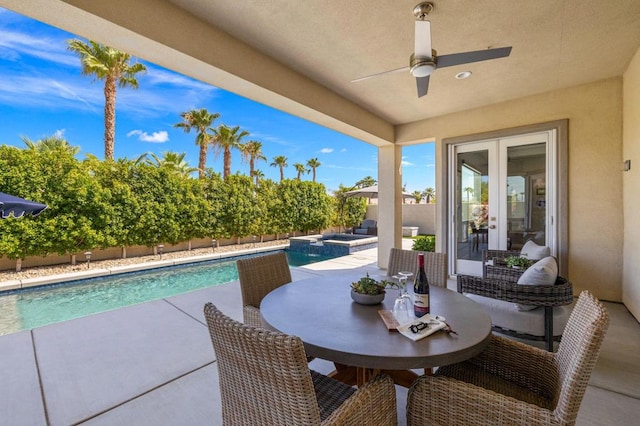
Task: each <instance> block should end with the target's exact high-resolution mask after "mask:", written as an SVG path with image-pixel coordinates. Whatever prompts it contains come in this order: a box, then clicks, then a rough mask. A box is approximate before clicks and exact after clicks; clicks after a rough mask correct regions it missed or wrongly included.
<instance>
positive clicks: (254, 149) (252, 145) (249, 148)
mask: <svg viewBox="0 0 640 426" xmlns="http://www.w3.org/2000/svg"><path fill="white" fill-rule="evenodd" d="M240 153H241V154H242V158H243V159H244V160H248V161H249V176H251V177H253V171H254V167H255V161H256V160H264V161H267V157H265V156H264V154H262V142H258V141H249V142H247V143H246V144H244V145H241V146H240Z"/></svg>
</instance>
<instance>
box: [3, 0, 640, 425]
mask: <svg viewBox="0 0 640 426" xmlns="http://www.w3.org/2000/svg"><path fill="white" fill-rule="evenodd" d="M415 3H417V1H415V0H414V1H404V0H403V1H401V2H387V1H383V0H373V1H370V2H361V1H354V2H346V3H345V2H338V1H329V2H295V3H294V2H284V3H283V2H254V1H247V2H209V1H199V0H194V1H187V0H139V1H136V2H131V1H129V0H112V1H110V2H95V1H91V0H33V1H29V2H24V1H21V0H0V6H2V7H6V8H9V9H12V10H14V11H16V12H19V13H22V14H25V15H27V16H30V17H32V18H35V19H39V20H41V21H43V22H46V23H48V24H51V25H54V26H57V27H59V28H62V29H65V30H67V31H71V32H73V33H75V34H78V35H80V36H83V37H86V38H89V39H93V40H96V41H99V42H101V43H105V44H109V45H111V46H113V47H116V48H118V49H121V50H124V51H127V52H129V53H131V54H132V55H135V56H139V57H141V58H144V59H145V60H148V61H152V62H154V63H157V64H159V65H161V66H164V67H167V68H170V69H172V70H174V71H177V72H181V73H184V74H186V75H189V76H191V77H194V78H197V79H199V80H201V81H204V82H207V83H210V84H212V85H215V86H217V87H221V88H223V89H225V90H229V91H232V92H234V93H237V94H239V95H242V96H245V97H247V98H249V99H252V100H255V101H257V102H261V103H264V104H265V105H269V106H271V107H274V108H278V109H280V110H283V111H286V112H289V113H291V114H294V115H296V116H299V117H302V118H304V119H307V120H310V121H312V122H315V123H318V124H320V125H323V126H326V127H328V128H331V129H333V130H336V131H338V132H342V133H344V134H347V135H350V136H352V137H355V138H358V139H360V140H362V141H363V142H366V143H369V144H373V145H375V146H377V147H378V181H379V198H378V200H379V204H378V208H379V210H378V224H377V226H378V230H379V231H378V250H377V251H375V250H372V251H365V252H360V253H358V254H356V255H352V256H349V257H346V258H341V259H339V260H334V261H331V262H332V263H324V264H322V265H323V266H317V267H315V268H319V267H321V268H322V269H321V270H318V269H311V268H297V269H296V270H295V271H294V275H295V276H294V278H295V279H303V278H304V277H308V276H310V274H316V273H322V274H331V273H340V270H342V269H344V268H349V269H353V268H362V271H363V272H364V271H366V270H377V268H378V267H385V266H386V264H387V258H388V253H389V251H390V249H391V248H393V247H400V246H401V244H402V242H401V236H402V221H401V218H402V211H401V206H402V204H401V198H402V191H401V188H402V176H401V163H402V147H403V146H407V145H412V144H418V143H431V142H433V143H435V144H436V159H435V166H436V176H437V177H438V180H437V185H436V193H437V194H438V210H437V215H436V228H437V229H436V236H437V244H438V245H437V247H436V250H437V251H441V252H450V251H451V250H452V247H451V246H450V245H448V241H449V239H448V232H449V231H448V230H449V229H450V227H451V222H452V218H451V217H449V215H448V210H447V205H448V203H449V202H450V200H449V199H448V182H447V179H448V174H447V173H445V170H446V169H447V167H448V166H447V161H448V155H449V153H448V144H447V140H460V139H464V138H466V137H468V136H469V135H491V134H495V133H496V132H497V133H500V132H504V131H505V130H509V129H514V128H528V127H529V126H538V125H540V124H541V123H552V122H558V121H564V122H566V123H567V127H566V129H565V130H566V132H565V136H566V137H567V152H566V164H565V166H564V167H563V168H561V170H559V173H560V174H561V175H562V177H563V179H565V181H566V182H567V191H566V192H564V193H562V194H561V195H562V197H559V198H558V200H557V202H558V204H559V205H560V206H561V210H562V212H564V214H565V215H566V223H563V229H562V230H561V232H562V233H563V235H564V238H565V240H563V244H562V245H561V253H559V255H560V257H561V258H562V261H563V264H564V265H565V267H566V268H565V270H564V271H563V274H564V275H566V276H567V278H568V279H570V280H571V281H572V283H573V285H574V291H575V293H576V294H577V293H579V292H580V291H581V290H590V291H591V292H593V294H594V295H595V296H597V297H598V298H600V299H601V300H603V301H606V305H607V308H608V309H609V311H610V313H611V316H612V324H611V326H610V329H609V332H608V334H607V337H606V339H605V343H604V347H603V350H602V353H601V355H600V358H599V360H598V364H597V367H596V370H595V371H594V374H593V375H592V378H591V382H590V386H589V388H588V390H587V393H586V396H585V399H584V401H583V404H582V406H581V411H580V414H579V417H578V424H635V422H636V421H635V420H636V419H637V418H638V416H639V415H640V411H639V410H640V408H639V407H640V404H639V403H638V402H639V401H638V398H640V389H638V383H640V380H638V379H639V378H640V365H639V364H638V362H639V361H638V357H637V353H638V349H640V347H638V344H639V343H638V342H640V325H639V324H638V319H640V247H639V246H638V243H637V242H638V241H640V228H639V227H637V226H636V224H635V222H636V221H635V215H636V212H637V211H638V208H639V207H640V199H638V197H637V194H638V192H639V191H640V179H638V173H639V171H638V170H640V169H638V168H637V167H635V166H633V167H630V168H623V164H624V162H625V160H631V159H634V158H636V156H637V155H638V154H640V122H638V120H637V117H638V116H639V115H640V25H638V23H639V22H640V3H638V2H637V1H634V0H622V1H617V2H612V3H611V4H607V5H603V4H602V3H601V2H596V1H595V0H587V1H580V2H577V1H574V0H564V1H554V0H543V1H538V2H526V3H522V2H510V1H501V0H492V1H489V2H450V1H448V2H438V1H435V7H436V9H435V12H434V13H435V14H434V15H433V17H432V20H433V30H432V31H433V40H434V48H436V49H438V50H439V51H440V52H441V53H442V54H447V53H453V52H459V51H467V50H468V51H471V50H479V49H484V48H487V47H499V46H497V45H495V44H499V45H500V46H503V45H505V44H508V45H510V46H513V51H512V54H511V56H510V57H509V58H508V59H500V60H495V61H490V62H487V63H480V64H478V65H477V67H474V73H475V75H474V77H473V78H471V79H468V80H463V81H458V80H454V79H453V78H452V76H450V75H449V76H448V75H447V74H446V73H444V72H441V71H442V70H436V73H435V74H434V75H433V76H432V78H431V83H430V88H429V94H428V95H427V96H426V97H421V98H419V97H418V96H417V94H416V84H415V79H413V78H412V77H411V76H410V75H408V74H406V73H405V74H400V73H396V74H394V75H391V76H388V78H387V77H384V78H382V77H381V78H380V79H379V80H376V81H374V82H372V83H365V84H362V82H360V83H352V82H351V81H352V80H353V79H356V78H359V77H362V76H364V75H370V74H374V73H377V72H382V71H385V70H389V69H393V68H397V67H400V66H403V65H406V62H408V57H409V54H410V53H411V51H412V49H413V18H412V16H411V10H412V8H413V6H414V5H415ZM251 6H254V8H252V7H251ZM438 14H439V15H438ZM430 19H431V17H430ZM456 71H463V69H456ZM630 164H631V165H634V164H636V163H635V162H633V161H632V162H630ZM450 288H453V285H452V284H450ZM207 301H213V302H214V303H216V304H218V306H219V307H220V308H222V309H223V310H225V311H226V312H227V313H229V314H230V315H232V316H233V317H234V318H237V319H240V318H241V316H242V315H241V306H240V302H239V301H240V296H239V287H238V285H237V283H234V284H230V285H225V286H220V287H215V288H212V289H208V290H203V291H201V292H194V293H189V294H186V295H182V296H176V297H174V298H170V299H167V300H161V301H156V302H151V303H147V304H143V305H137V306H134V307H130V308H125V309H121V310H116V311H112V312H107V313H103V314H99V315H94V316H90V317H86V318H83V319H79V320H75V321H69V322H65V323H61V324H57V325H52V326H48V327H43V328H40V329H36V330H33V331H32V332H22V333H17V334H14V335H10V336H6V337H2V338H0V354H1V357H0V358H1V359H2V360H3V363H4V366H3V368H2V369H0V375H1V378H2V382H3V383H7V384H9V385H8V386H4V387H3V388H2V389H3V390H2V391H0V392H2V394H0V407H2V409H0V413H3V415H4V413H9V414H8V415H9V416H10V417H9V418H8V420H6V422H7V423H9V424H14V423H15V424H43V423H48V424H75V423H81V422H86V423H94V424H100V423H102V424H114V423H119V422H120V423H136V424H146V423H149V424H152V423H153V424H189V423H192V424H197V423H216V421H217V422H219V419H220V409H219V399H218V398H217V393H218V388H217V379H216V369H215V358H214V355H213V353H212V351H211V348H210V343H209V341H208V338H207V331H206V327H205V326H204V322H203V319H202V306H203V304H204V303H205V302H207ZM318 363H319V361H318ZM314 368H316V369H318V370H320V371H323V369H324V371H326V369H328V368H330V366H327V365H325V366H323V365H322V364H320V365H314ZM397 393H398V409H399V411H400V412H401V415H400V416H399V420H400V421H402V420H403V418H404V415H403V413H404V401H405V396H406V391H404V390H402V389H398V391H397ZM2 420H3V421H5V420H4V419H2Z"/></svg>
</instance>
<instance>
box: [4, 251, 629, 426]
mask: <svg viewBox="0 0 640 426" xmlns="http://www.w3.org/2000/svg"><path fill="white" fill-rule="evenodd" d="M376 257H377V251H376V249H370V250H366V251H362V252H358V253H357V254H354V255H350V256H345V257H341V258H337V259H334V260H329V261H325V262H320V263H315V264H312V265H308V266H305V267H298V268H292V275H293V279H294V281H297V280H303V279H305V278H311V277H313V276H316V275H318V274H335V275H341V274H344V273H345V272H346V271H349V272H353V271H361V272H362V273H363V274H364V273H365V272H370V273H376V272H379V269H378V268H377V267H376V265H375V262H376ZM454 286H455V284H454V283H453V282H450V283H449V288H453V287H454ZM206 302H213V303H214V304H216V305H217V306H218V307H219V308H220V309H222V310H223V311H224V312H225V313H227V314H228V315H230V316H231V317H233V318H235V319H238V320H242V306H241V297H240V286H239V283H238V282H234V283H230V284H224V285H220V286H217V287H211V288H208V289H204V290H199V291H194V292H191V293H186V294H182V295H179V296H175V297H171V298H167V299H162V300H157V301H154V302H148V303H143V304H140V305H135V306H131V307H128V308H123V309H117V310H114V311H110V312H104V313H102V314H97V315H91V316H88V317H84V318H79V319H76V320H71V321H66V322H62V323H58V324H52V325H49V326H45V327H41V328H36V329H34V330H31V331H23V332H19V333H14V334H10V335H6V336H0V359H2V368H1V369H0V382H2V383H3V386H2V387H1V388H0V423H2V424H11V425H43V424H50V425H70V424H91V425H113V424H136V425H147V424H148V425H152V424H153V425H187V424H193V425H196V424H221V422H222V417H221V405H220V391H219V387H218V377H217V367H216V359H215V355H214V353H213V349H212V347H211V342H210V339H209V335H208V331H207V327H206V324H205V321H204V317H203V313H202V310H203V305H204V303H206ZM606 307H607V309H608V310H609V313H610V314H611V318H612V322H611V325H610V327H609V332H608V333H607V336H606V338H605V341H604V345H603V349H602V351H601V353H600V357H599V359H598V363H597V365H596V368H595V370H594V373H593V374H592V376H591V381H590V383H589V386H588V388H587V392H586V394H585V397H584V400H583V402H582V405H581V408H580V412H579V415H578V422H577V424H578V425H603V424H616V425H622V424H635V419H637V418H638V416H640V380H638V378H639V377H640V360H639V359H638V357H637V353H638V351H639V350H640V325H638V323H637V322H636V321H635V319H634V318H633V317H632V316H631V314H630V313H629V312H628V310H627V309H626V308H625V307H624V306H623V305H622V304H619V303H606ZM381 326H382V325H381ZM311 368H313V369H315V370H317V371H320V372H324V373H328V372H329V371H330V370H332V369H333V364H331V363H328V362H326V361H322V360H319V359H316V360H314V361H313V362H312V364H311ZM396 395H397V399H398V421H399V424H401V425H402V424H405V405H406V395H407V389H406V388H402V387H399V386H396Z"/></svg>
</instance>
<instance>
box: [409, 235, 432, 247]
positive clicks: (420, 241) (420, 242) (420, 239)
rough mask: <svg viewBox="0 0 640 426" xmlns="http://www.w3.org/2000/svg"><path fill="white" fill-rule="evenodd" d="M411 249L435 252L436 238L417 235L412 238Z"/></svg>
mask: <svg viewBox="0 0 640 426" xmlns="http://www.w3.org/2000/svg"><path fill="white" fill-rule="evenodd" d="M411 249H413V250H417V251H436V236H435V235H418V236H417V237H416V238H414V240H413V246H412V247H411Z"/></svg>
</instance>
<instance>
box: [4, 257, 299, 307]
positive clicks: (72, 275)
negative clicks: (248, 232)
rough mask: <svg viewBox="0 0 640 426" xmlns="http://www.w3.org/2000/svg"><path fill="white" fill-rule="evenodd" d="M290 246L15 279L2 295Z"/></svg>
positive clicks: (5, 284) (7, 283)
mask: <svg viewBox="0 0 640 426" xmlns="http://www.w3.org/2000/svg"><path fill="white" fill-rule="evenodd" d="M288 247H289V245H288V244H280V245H275V246H268V247H256V248H250V249H243V250H237V251H230V252H224V253H211V254H203V255H198V256H192V257H180V258H176V259H166V260H154V261H150V262H143V263H132V264H130V265H121V266H113V267H111V268H96V269H88V270H86V271H75V272H66V273H64V274H55V275H46V276H42V277H33V278H24V279H13V280H8V281H3V282H0V295H1V294H2V293H4V292H5V291H11V290H20V289H23V288H30V287H38V286H44V285H49V284H59V283H63V282H67V281H77V280H83V279H88V278H97V277H104V276H107V275H118V274H125V273H128V272H137V271H144V270H147V269H157V268H164V267H168V266H178V265H186V264H189V263H200V262H206V261H209V260H218V259H225V258H229V257H238V256H243V255H247V254H257V253H264V252H268V251H277V250H283V249H286V248H288Z"/></svg>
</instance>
